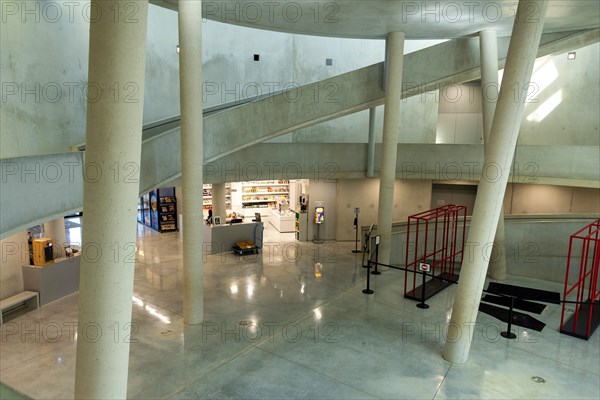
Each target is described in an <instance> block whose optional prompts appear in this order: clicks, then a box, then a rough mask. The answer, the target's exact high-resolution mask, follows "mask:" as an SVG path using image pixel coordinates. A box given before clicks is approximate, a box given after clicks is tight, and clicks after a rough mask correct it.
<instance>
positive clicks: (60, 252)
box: [44, 217, 67, 258]
mask: <svg viewBox="0 0 600 400" xmlns="http://www.w3.org/2000/svg"><path fill="white" fill-rule="evenodd" d="M44 225H45V227H44V231H45V233H46V237H49V238H52V240H54V251H53V253H54V258H58V257H64V256H65V246H66V244H67V230H66V229H65V219H64V218H63V217H60V218H57V219H53V220H52V221H48V222H46V223H45V224H44Z"/></svg>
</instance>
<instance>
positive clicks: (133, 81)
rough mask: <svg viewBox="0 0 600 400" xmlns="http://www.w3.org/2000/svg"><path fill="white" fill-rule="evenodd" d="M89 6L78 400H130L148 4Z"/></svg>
mask: <svg viewBox="0 0 600 400" xmlns="http://www.w3.org/2000/svg"><path fill="white" fill-rule="evenodd" d="M91 4H92V7H91V9H92V10H95V11H96V15H97V18H92V20H91V22H90V45H89V71H88V80H89V88H90V91H89V93H88V103H87V121H86V151H85V166H84V168H85V169H84V185H83V211H84V215H85V218H84V223H83V226H82V239H83V244H82V255H81V277H80V288H79V321H78V324H79V325H78V337H77V355H76V368H75V398H76V399H124V398H126V396H127V372H128V371H127V370H128V366H129V341H128V340H126V339H127V337H128V335H129V334H130V333H131V325H132V324H131V296H132V294H133V271H134V267H135V263H134V261H133V260H132V259H133V257H131V255H132V254H135V248H136V231H137V222H136V220H137V218H136V213H137V200H138V188H139V165H140V158H141V149H142V116H143V107H144V71H145V63H146V24H147V19H148V2H147V1H136V2H135V4H136V10H135V13H134V14H133V15H129V14H128V15H129V17H128V18H127V19H126V18H114V17H115V15H117V14H115V9H114V7H115V3H114V2H107V1H100V0H92V3H91ZM119 15H120V14H119ZM123 15H124V14H123ZM133 89H134V90H133ZM132 93H134V94H133V97H131V96H132ZM132 171H135V174H134V175H133V176H132V175H131V173H132Z"/></svg>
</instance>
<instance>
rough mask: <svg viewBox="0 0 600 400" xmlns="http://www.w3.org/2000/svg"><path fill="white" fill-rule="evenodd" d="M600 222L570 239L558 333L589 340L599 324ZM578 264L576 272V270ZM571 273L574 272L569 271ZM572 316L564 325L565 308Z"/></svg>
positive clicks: (592, 224)
mask: <svg viewBox="0 0 600 400" xmlns="http://www.w3.org/2000/svg"><path fill="white" fill-rule="evenodd" d="M599 237H600V219H599V220H597V221H594V222H592V223H591V224H589V225H588V226H586V227H584V228H582V229H580V230H579V231H578V232H576V233H574V234H573V235H571V240H570V242H569V259H568V261H567V273H566V277H565V289H564V296H563V300H564V301H565V303H563V307H562V312H561V316H560V332H561V333H564V334H567V335H571V336H575V337H578V338H580V339H585V340H588V339H589V338H590V336H592V334H593V333H594V330H596V328H597V327H598V325H599V324H600V302H599V299H600V284H599V282H598V265H599V264H600V238H599ZM577 264H579V271H577V270H576V268H577ZM572 269H573V271H571V270H572ZM573 302H575V303H574V307H573V309H574V311H573V315H571V317H570V318H569V319H568V320H567V321H565V312H566V307H567V305H568V304H573Z"/></svg>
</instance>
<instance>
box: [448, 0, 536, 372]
mask: <svg viewBox="0 0 600 400" xmlns="http://www.w3.org/2000/svg"><path fill="white" fill-rule="evenodd" d="M547 8H548V0H521V1H519V6H518V9H517V15H516V16H515V23H514V27H513V32H512V37H511V39H510V45H509V49H508V56H507V59H506V66H505V68H504V77H503V79H502V86H501V88H500V99H499V101H498V106H497V108H496V113H495V116H494V122H493V124H492V132H491V135H490V137H491V138H490V142H489V147H488V152H487V154H486V160H485V163H484V166H483V172H484V174H483V175H484V176H483V177H482V179H481V182H480V183H479V191H478V193H477V199H476V201H475V208H474V210H473V217H472V223H471V228H470V229H469V235H468V238H467V242H468V243H473V244H474V245H475V246H477V247H476V251H475V252H474V256H471V257H466V258H465V259H464V260H463V264H462V268H461V271H460V278H459V280H458V288H457V290H456V297H455V300H454V307H453V309H452V317H451V320H450V325H449V328H448V334H447V336H446V347H445V349H444V353H443V357H444V358H445V359H446V360H448V361H450V362H455V363H464V362H466V361H467V359H468V356H469V349H470V347H471V341H472V339H473V329H472V325H473V324H474V323H475V321H476V319H477V312H478V308H479V302H480V298H481V293H482V291H483V285H484V284H485V277H486V273H487V267H488V260H489V256H490V254H489V253H490V250H489V246H487V247H486V246H485V244H486V243H491V242H492V240H493V239H494V234H495V233H496V228H497V225H498V217H499V216H500V210H501V209H502V202H503V199H504V192H505V190H506V183H507V181H508V175H509V173H510V166H511V164H512V159H513V156H514V153H515V147H516V145H517V138H518V136H519V128H520V125H521V119H522V117H523V111H524V108H525V99H526V96H527V84H528V82H529V81H530V79H531V74H532V72H533V65H534V63H535V56H536V53H537V49H538V47H539V43H540V37H541V35H542V28H543V27H544V18H545V15H546V10H547ZM532 10H534V12H535V14H532ZM515 88H518V89H519V90H517V91H516V92H517V93H516V94H515V93H514V92H515ZM515 95H516V96H517V98H516V99H515Z"/></svg>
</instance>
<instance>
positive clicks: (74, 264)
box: [22, 253, 80, 305]
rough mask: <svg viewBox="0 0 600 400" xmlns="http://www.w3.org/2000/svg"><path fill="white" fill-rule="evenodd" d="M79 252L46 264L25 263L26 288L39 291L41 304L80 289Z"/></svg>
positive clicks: (24, 279) (24, 278) (24, 280)
mask: <svg viewBox="0 0 600 400" xmlns="http://www.w3.org/2000/svg"><path fill="white" fill-rule="evenodd" d="M79 261H80V256H79V253H77V254H76V255H74V256H73V257H63V258H56V259H55V260H54V262H53V263H50V264H46V265H44V266H36V265H23V266H22V270H23V285H24V289H25V290H30V291H33V292H39V294H40V305H44V304H47V303H50V302H51V301H54V300H57V299H60V298H61V297H63V296H66V295H69V294H71V293H75V292H77V291H79Z"/></svg>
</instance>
